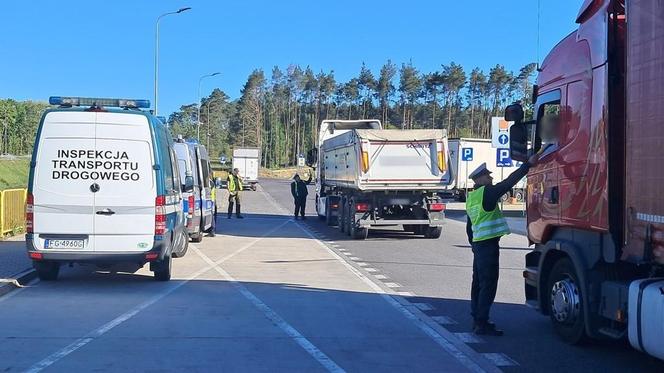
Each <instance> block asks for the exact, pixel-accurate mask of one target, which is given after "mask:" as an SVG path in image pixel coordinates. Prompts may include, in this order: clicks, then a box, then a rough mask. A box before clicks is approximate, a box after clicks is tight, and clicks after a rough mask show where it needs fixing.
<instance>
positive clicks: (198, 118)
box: [196, 72, 221, 142]
mask: <svg viewBox="0 0 664 373" xmlns="http://www.w3.org/2000/svg"><path fill="white" fill-rule="evenodd" d="M219 74H221V73H219V72H216V73H212V74H206V75H203V76H201V77H200V78H198V105H197V106H198V114H197V115H196V137H197V138H198V142H200V141H201V83H202V82H203V79H205V78H209V77H212V76H217V75H219Z"/></svg>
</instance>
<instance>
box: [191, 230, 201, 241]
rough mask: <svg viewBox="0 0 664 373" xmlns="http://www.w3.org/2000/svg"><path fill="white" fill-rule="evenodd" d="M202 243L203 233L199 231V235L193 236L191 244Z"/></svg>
mask: <svg viewBox="0 0 664 373" xmlns="http://www.w3.org/2000/svg"><path fill="white" fill-rule="evenodd" d="M201 241H203V232H200V231H199V232H198V233H196V234H194V235H192V236H191V242H194V243H199V242H201Z"/></svg>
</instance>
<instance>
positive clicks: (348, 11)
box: [0, 0, 583, 115]
mask: <svg viewBox="0 0 664 373" xmlns="http://www.w3.org/2000/svg"><path fill="white" fill-rule="evenodd" d="M540 1H541V5H540V38H539V39H540V43H539V50H540V53H539V56H540V60H542V59H543V58H544V56H546V53H548V51H549V50H550V49H551V48H552V47H553V46H555V44H556V43H557V42H558V41H559V40H561V39H562V38H563V37H565V36H566V35H568V34H569V33H570V32H572V31H574V29H575V28H576V25H575V23H574V20H575V17H576V15H577V13H578V11H579V8H580V6H581V3H582V2H583V1H582V0H540ZM537 2H538V1H537V0H501V1H498V0H474V1H473V0H465V1H457V0H429V1H424V0H409V1H395V0H364V1H363V0H328V1H320V0H319V1H316V0H292V1H278V0H264V1H263V0H260V1H259V0H235V1H227V0H159V1H158V0H152V1H148V0H113V1H100V0H85V1H84V0H59V1H58V0H52V1H46V0H33V1H27V0H26V1H19V0H5V1H3V6H2V8H1V9H0V98H13V99H17V100H28V99H29V100H38V101H46V100H48V97H49V96H58V95H61V96H87V97H124V98H147V99H150V100H151V101H153V105H154V97H153V96H154V94H153V87H154V45H155V21H156V18H157V17H158V16H159V15H160V14H163V13H165V12H169V11H174V10H177V9H179V8H181V7H185V6H189V7H191V8H192V9H191V10H189V11H187V12H183V13H181V14H176V15H170V16H167V17H164V18H163V19H162V21H161V23H160V25H161V26H160V63H159V70H160V74H159V87H160V88H159V114H160V115H169V114H170V113H171V112H173V111H176V110H178V109H179V108H180V106H181V105H185V104H189V103H194V102H196V101H198V82H199V78H200V77H201V76H202V75H205V74H208V73H212V72H221V75H219V76H216V77H212V78H207V79H204V80H203V83H202V93H203V96H205V95H206V94H209V93H210V91H211V90H212V89H214V88H220V89H222V90H223V91H225V92H226V93H227V94H228V95H229V96H230V97H231V98H238V97H239V96H240V90H241V89H242V86H243V84H244V83H245V82H246V79H247V76H248V75H249V73H250V72H251V71H252V70H254V69H256V68H262V69H263V70H264V71H265V73H266V76H267V77H268V78H269V76H270V72H271V70H272V67H273V66H275V65H278V66H280V67H281V68H282V69H285V68H286V67H287V66H288V65H289V64H299V65H301V66H303V67H305V66H307V65H309V66H311V68H312V69H313V70H314V71H315V72H319V71H320V70H323V71H329V70H334V74H335V77H336V79H337V81H346V80H348V79H350V78H352V77H355V76H357V74H358V73H359V70H360V66H361V64H362V62H364V63H366V65H367V66H368V67H369V68H370V69H371V70H373V72H374V74H375V75H378V71H379V70H380V67H381V66H382V65H383V64H384V63H385V61H386V60H388V59H391V60H392V61H393V62H394V63H396V64H397V65H399V66H400V65H401V64H402V63H408V62H409V61H412V63H413V65H414V66H415V67H417V68H418V69H419V70H420V71H421V72H431V71H436V70H440V68H441V64H448V63H450V62H452V61H454V62H456V63H459V64H461V65H462V66H464V68H465V69H466V71H467V72H469V71H470V70H472V68H474V67H476V66H477V67H480V68H482V69H484V70H485V71H488V69H489V68H491V67H492V66H495V65H496V64H498V63H500V64H502V65H505V67H506V68H507V69H509V70H514V71H518V70H519V68H521V66H523V65H525V64H527V63H529V62H535V61H536V60H537V50H538V47H537V45H538V43H537V34H538V33H537V23H538V22H537V19H538V17H537V14H538V11H537V9H538V5H537Z"/></svg>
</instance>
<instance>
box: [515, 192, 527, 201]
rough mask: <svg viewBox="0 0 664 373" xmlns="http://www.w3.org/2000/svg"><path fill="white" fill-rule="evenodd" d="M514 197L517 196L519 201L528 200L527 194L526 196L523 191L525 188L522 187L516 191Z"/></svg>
mask: <svg viewBox="0 0 664 373" xmlns="http://www.w3.org/2000/svg"><path fill="white" fill-rule="evenodd" d="M514 197H516V200H517V201H518V202H523V201H525V200H526V198H525V197H526V196H525V194H524V193H523V190H521V189H519V190H517V191H516V192H515V193H514Z"/></svg>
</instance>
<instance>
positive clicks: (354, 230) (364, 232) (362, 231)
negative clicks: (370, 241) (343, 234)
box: [348, 203, 369, 240]
mask: <svg viewBox="0 0 664 373" xmlns="http://www.w3.org/2000/svg"><path fill="white" fill-rule="evenodd" d="M348 232H349V233H350V237H351V238H352V239H354V240H366V239H367V236H368V235H369V228H360V227H358V226H357V223H356V222H355V204H354V203H353V204H352V205H351V207H350V227H349V229H348Z"/></svg>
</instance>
